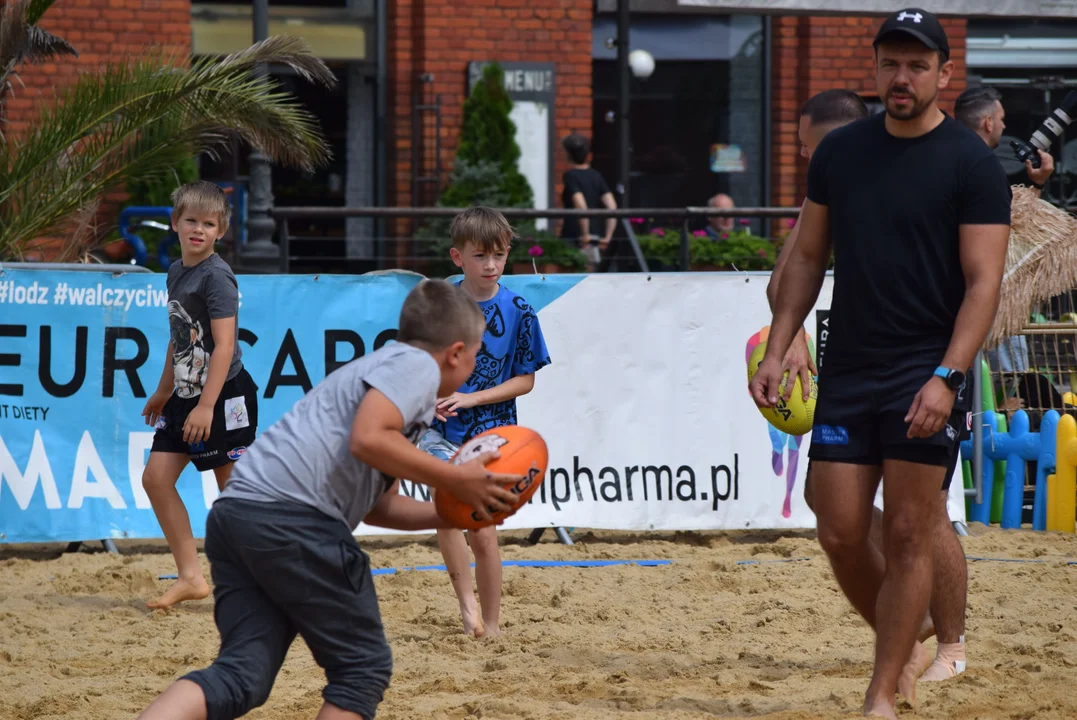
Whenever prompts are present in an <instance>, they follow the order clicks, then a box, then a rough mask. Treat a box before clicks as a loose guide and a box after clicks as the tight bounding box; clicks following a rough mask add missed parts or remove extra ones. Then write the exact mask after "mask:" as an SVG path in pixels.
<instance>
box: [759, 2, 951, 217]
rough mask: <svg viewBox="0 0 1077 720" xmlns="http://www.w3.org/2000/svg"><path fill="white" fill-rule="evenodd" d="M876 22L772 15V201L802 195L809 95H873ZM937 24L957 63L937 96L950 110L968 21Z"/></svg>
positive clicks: (790, 202)
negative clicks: (802, 130)
mask: <svg viewBox="0 0 1077 720" xmlns="http://www.w3.org/2000/svg"><path fill="white" fill-rule="evenodd" d="M881 23H882V19H881V18H863V17H779V18H775V19H774V55H773V57H774V65H773V67H774V75H773V85H772V86H773V97H772V100H771V103H772V105H771V108H772V118H773V127H774V137H773V139H772V143H773V145H772V156H771V158H772V162H773V174H772V176H771V177H772V178H773V196H772V198H771V204H772V205H775V206H780V207H790V206H794V205H798V204H799V203H800V202H802V201H803V199H804V193H805V191H806V189H807V188H806V183H805V180H806V175H807V170H808V161H807V160H805V159H804V158H802V157H801V156H800V142H799V141H798V140H797V124H798V122H799V120H800V108H801V107H802V106H803V105H804V103H805V102H807V100H808V98H810V97H811V96H812V95H814V94H816V93H818V92H822V91H823V90H830V89H832V88H847V89H849V90H855V91H856V92H858V93H860V94H861V95H862V96H864V97H873V96H875V95H876V92H875V73H874V68H873V61H872V58H873V51H872V45H871V43H872V40H873V39H874V38H875V33H876V31H877V30H878V28H879V25H880V24H881ZM942 24H943V27H944V28H945V29H946V34H947V36H948V38H949V40H950V57H951V59H952V60H953V61H954V63H955V64H956V66H957V67H956V69H955V71H954V76H953V79H952V80H951V81H950V86H949V88H947V89H946V90H945V91H944V92H943V93H942V95H941V97H940V99H939V100H940V105H941V106H942V108H943V109H944V110H946V111H947V112H949V111H950V110H951V109H952V108H953V103H954V100H956V99H957V96H958V95H959V94H960V93H961V91H962V90H964V89H965V37H966V31H967V21H965V20H964V19H957V20H954V19H945V20H943V21H942Z"/></svg>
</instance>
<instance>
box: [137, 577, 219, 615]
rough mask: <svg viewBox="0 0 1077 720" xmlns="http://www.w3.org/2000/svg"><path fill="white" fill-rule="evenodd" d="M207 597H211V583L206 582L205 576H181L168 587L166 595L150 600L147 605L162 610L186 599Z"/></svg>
mask: <svg viewBox="0 0 1077 720" xmlns="http://www.w3.org/2000/svg"><path fill="white" fill-rule="evenodd" d="M205 597H209V583H207V582H206V579H205V578H204V577H202V576H198V577H197V578H194V579H186V578H180V579H179V580H177V581H176V582H174V583H172V587H170V588H168V590H167V591H165V594H164V595H162V596H161V597H159V598H157V599H156V600H150V601H149V602H147V603H146V606H147V607H151V608H153V609H154V610H160V609H163V608H167V607H172V606H173V605H175V604H176V603H180V602H184V601H186V600H201V599H202V598H205Z"/></svg>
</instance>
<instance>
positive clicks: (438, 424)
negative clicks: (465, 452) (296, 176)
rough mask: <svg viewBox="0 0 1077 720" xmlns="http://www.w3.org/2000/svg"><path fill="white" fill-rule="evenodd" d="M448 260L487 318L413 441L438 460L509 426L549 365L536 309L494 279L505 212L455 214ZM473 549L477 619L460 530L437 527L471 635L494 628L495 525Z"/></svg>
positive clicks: (505, 243) (502, 248)
mask: <svg viewBox="0 0 1077 720" xmlns="http://www.w3.org/2000/svg"><path fill="white" fill-rule="evenodd" d="M449 233H450V235H451V236H452V243H453V247H452V250H450V254H451V255H452V259H453V262H454V263H456V265H457V267H459V268H460V269H461V270H462V271H463V274H464V279H463V280H461V281H460V282H459V283H458V285H459V286H460V287H461V288H463V289H464V290H465V291H467V293H468V294H469V295H470V296H471V297H472V298H473V299H474V300H475V302H477V303H478V304H479V307H480V308H481V309H482V312H483V315H485V316H486V332H485V333H484V334H483V337H482V348H481V349H480V350H479V353H478V355H477V357H476V359H475V370H474V372H472V374H471V376H470V377H469V378H468V379H467V382H465V383H464V384H463V386H462V387H461V388H460V389H459V390H458V391H456V392H455V393H453V394H452V395H450V396H449V397H446V398H441V399H440V400H439V401H438V413H437V419H436V421H435V423H434V424H433V425H431V427H430V429H429V430H428V431H427V432H426V434H425V435H424V436H423V437H422V439H421V440H420V442H419V449H421V450H424V451H426V452H428V453H430V454H431V455H434V456H435V457H439V458H442V459H443V460H448V459H450V458H451V457H452V456H453V454H454V453H455V452H456V450H457V448H459V447H460V445H461V444H463V443H464V442H466V441H468V440H470V439H471V438H473V437H475V436H476V435H478V434H480V433H483V432H485V431H487V430H490V429H492V428H496V427H503V426H505V425H516V424H517V419H516V398H518V397H520V396H521V395H526V394H527V393H529V392H531V389H532V388H534V387H535V373H536V372H537V371H538V370H539V369H540V368H542V367H544V366H546V365H549V364H550V356H549V353H548V352H547V351H546V341H545V340H544V339H543V337H542V330H541V328H540V327H539V320H538V314H537V313H536V312H535V311H534V310H533V309H532V308H531V306H530V305H528V304H527V301H526V300H524V299H523V298H522V297H520V296H519V295H517V294H516V293H514V292H512V291H511V290H509V289H507V288H505V287H502V286H501V284H500V282H499V281H500V280H501V275H502V274H503V273H504V272H505V262H506V260H507V259H508V254H509V245H510V244H511V243H512V239H513V237H514V236H515V234H514V232H513V229H512V227H511V226H510V225H509V223H508V221H507V220H506V219H505V216H504V215H502V214H501V213H499V212H497V211H496V210H491V209H490V208H486V207H473V208H469V209H468V210H465V211H464V212H462V213H460V214H459V215H457V216H456V217H455V218H454V219H453V222H452V226H451V227H450V229H449ZM468 534H469V539H470V541H471V550H472V552H474V553H475V578H476V581H477V584H478V586H479V603H480V604H481V607H482V615H481V618H480V616H479V608H478V607H477V606H476V603H475V592H474V590H473V588H472V581H471V557H470V555H469V553H468V544H467V542H466V541H465V539H464V532H463V531H462V530H456V529H449V530H445V529H441V530H438V546H439V547H440V548H441V555H442V557H443V558H444V559H445V566H446V568H447V569H448V571H449V578H450V579H451V580H452V585H453V589H454V590H455V591H456V597H457V599H458V600H459V601H460V615H461V617H462V618H463V622H464V632H466V633H467V634H469V635H474V636H475V637H484V636H485V637H497V636H498V635H500V634H501V630H500V614H501V555H500V553H499V552H498V547H497V530H496V528H495V527H494V526H490V527H485V528H482V529H481V530H469V531H468Z"/></svg>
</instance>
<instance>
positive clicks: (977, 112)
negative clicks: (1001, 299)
mask: <svg viewBox="0 0 1077 720" xmlns="http://www.w3.org/2000/svg"><path fill="white" fill-rule="evenodd" d="M954 118H955V119H957V121H958V122H960V123H962V124H963V125H965V127H967V128H969V129H970V130H972V131H973V132H974V133H976V134H977V135H979V136H980V139H982V140H983V141H984V142H985V143H987V146H988V147H989V148H991V149H992V150H994V149H995V148H997V147H998V146H999V145H1000V144H1001V143H1002V132H1003V131H1004V130H1005V129H1006V110H1005V108H1003V107H1002V95H1001V94H1000V93H999V91H998V90H996V89H995V88H993V87H986V86H985V87H977V88H969V89H968V90H966V91H965V92H963V93H961V95H960V96H958V98H957V101H956V102H955V103H954ZM1034 149H1035V151H1036V152H1037V153H1039V156H1040V166H1039V167H1038V168H1037V167H1033V166H1032V161H1031V160H1025V173H1026V174H1027V175H1028V179H1029V182H1030V184H1031V185H1032V189H1033V192H1035V193H1036V195H1037V196H1038V195H1040V193H1041V192H1042V190H1043V187H1044V185H1046V184H1047V179H1048V178H1049V177H1051V173H1053V172H1054V170H1055V159H1054V158H1053V157H1051V154H1050V153H1046V152H1044V151H1043V150H1040V149H1039V148H1034ZM997 353H998V369H999V370H1001V371H1002V372H1005V373H1010V372H1027V371H1028V370H1029V366H1028V341H1027V340H1025V336H1024V335H1016V336H1014V337H1008V338H1005V339H1003V340H1002V342H1001V343H999V347H998V351H997Z"/></svg>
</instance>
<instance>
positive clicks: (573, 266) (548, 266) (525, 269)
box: [509, 233, 587, 275]
mask: <svg viewBox="0 0 1077 720" xmlns="http://www.w3.org/2000/svg"><path fill="white" fill-rule="evenodd" d="M509 264H510V265H511V266H512V273H513V274H514V275H524V274H527V273H536V272H537V273H541V274H543V275H550V274H553V273H561V272H580V271H582V270H583V269H584V268H585V267H586V264H587V261H586V258H585V257H584V255H583V253H582V252H580V251H579V250H578V249H576V248H575V247H573V246H571V245H569V244H568V243H566V242H565V241H564V240H561V239H560V238H557V237H554V236H552V235H550V234H549V233H541V234H538V233H537V234H535V235H534V236H527V237H524V238H522V239H521V240H519V241H517V242H516V243H514V244H513V246H512V250H510V251H509Z"/></svg>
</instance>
